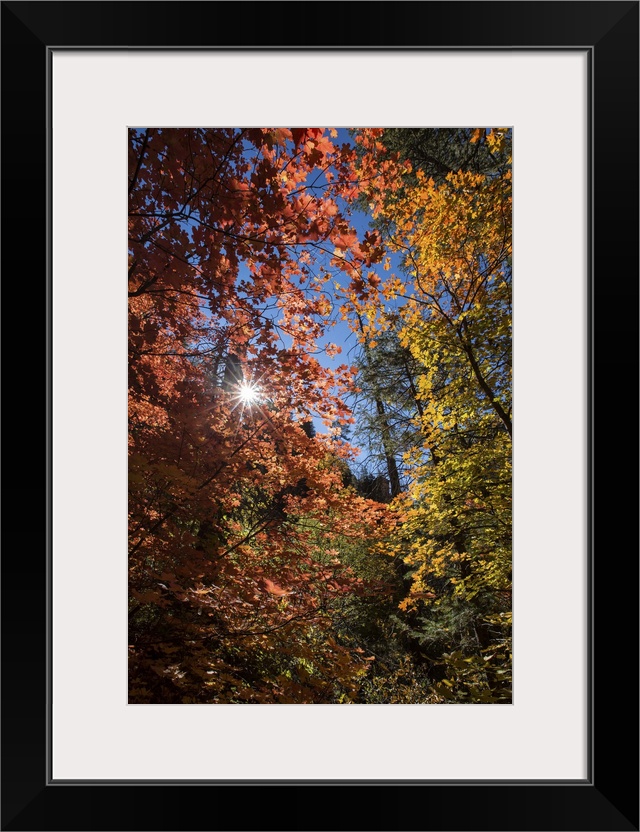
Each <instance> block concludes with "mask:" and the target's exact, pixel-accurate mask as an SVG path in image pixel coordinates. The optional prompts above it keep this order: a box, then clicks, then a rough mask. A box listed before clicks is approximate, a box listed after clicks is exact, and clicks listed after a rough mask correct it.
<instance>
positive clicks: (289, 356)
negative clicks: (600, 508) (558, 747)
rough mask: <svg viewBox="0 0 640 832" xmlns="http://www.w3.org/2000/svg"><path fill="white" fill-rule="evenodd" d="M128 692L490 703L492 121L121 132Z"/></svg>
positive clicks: (500, 372)
mask: <svg viewBox="0 0 640 832" xmlns="http://www.w3.org/2000/svg"><path fill="white" fill-rule="evenodd" d="M128 139H129V151H128V152H129V173H128V192H129V225H128V234H129V240H128V254H129V258H128V259H129V263H128V296H129V329H128V336H129V359H128V360H129V365H128V366H129V394H128V396H129V398H128V402H129V565H128V568H129V625H128V626H129V640H128V644H129V702H130V703H132V704H196V703H202V704H216V703H220V704H234V703H236V704H296V703H308V704H442V703H447V704H451V703H460V704H464V703H485V704H501V703H502V704H505V703H510V702H511V663H512V655H511V624H512V617H511V559H512V553H511V539H512V528H511V503H512V476H511V437H512V424H511V422H512V404H511V401H512V381H511V341H512V338H511V317H512V315H511V263H512V232H511V215H512V204H511V185H512V182H511V141H512V135H511V130H510V129H508V128H473V127H471V128H428V129H418V128H388V129H383V128H357V129H342V128H341V129H339V130H338V129H328V128H327V129H324V128H291V129H284V128H260V129H257V128H246V129H241V128H202V129H199V128H168V129H164V128H150V129H144V128H142V129H131V130H130V131H129V137H128Z"/></svg>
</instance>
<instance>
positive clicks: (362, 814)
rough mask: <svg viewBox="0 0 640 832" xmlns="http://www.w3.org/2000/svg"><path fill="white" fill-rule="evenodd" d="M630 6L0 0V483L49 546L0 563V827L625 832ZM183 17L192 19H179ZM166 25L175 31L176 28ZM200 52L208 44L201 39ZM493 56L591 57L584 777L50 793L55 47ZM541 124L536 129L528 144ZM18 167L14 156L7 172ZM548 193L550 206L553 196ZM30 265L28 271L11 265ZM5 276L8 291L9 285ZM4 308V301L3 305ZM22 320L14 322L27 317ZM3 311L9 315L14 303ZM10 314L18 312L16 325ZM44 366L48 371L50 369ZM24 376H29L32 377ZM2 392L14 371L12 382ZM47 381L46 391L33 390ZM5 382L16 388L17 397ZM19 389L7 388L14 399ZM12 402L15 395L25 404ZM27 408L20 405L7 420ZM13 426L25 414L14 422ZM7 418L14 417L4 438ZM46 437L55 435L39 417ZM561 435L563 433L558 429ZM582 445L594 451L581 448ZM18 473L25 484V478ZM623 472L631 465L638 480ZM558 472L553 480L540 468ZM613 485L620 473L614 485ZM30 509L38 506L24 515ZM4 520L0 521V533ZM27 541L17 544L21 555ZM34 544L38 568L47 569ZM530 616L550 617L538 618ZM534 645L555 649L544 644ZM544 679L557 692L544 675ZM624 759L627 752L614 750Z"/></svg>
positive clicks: (629, 643)
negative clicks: (0, 321)
mask: <svg viewBox="0 0 640 832" xmlns="http://www.w3.org/2000/svg"><path fill="white" fill-rule="evenodd" d="M638 10H639V4H638V2H582V0H576V2H480V1H479V2H394V3H388V2H372V3H367V4H364V3H357V2H341V3H337V2H325V3H317V2H316V3H302V4H293V3H284V2H282V3H280V2H262V3H260V2H258V3H253V2H243V3H238V2H189V0H186V1H185V2H177V3H176V2H163V3H160V2H158V3H156V2H84V0H83V1H81V2H3V3H2V68H3V73H2V100H3V115H4V119H3V126H4V129H3V142H2V172H3V183H4V192H5V193H4V196H5V200H4V201H3V216H2V219H3V225H4V232H5V234H4V239H5V245H4V246H3V251H2V261H3V266H4V269H3V274H4V282H3V283H4V287H6V286H7V284H9V287H10V289H11V288H14V289H15V290H16V291H17V295H16V298H17V299H16V301H15V303H16V306H15V309H22V310H23V314H28V316H29V318H30V319H31V320H33V318H34V312H35V310H38V312H39V313H40V317H39V319H38V324H39V326H38V328H40V329H41V330H42V332H43V340H44V343H43V342H42V341H39V340H38V338H37V336H36V335H35V334H34V333H32V332H29V334H28V336H27V337H25V338H22V339H21V340H22V341H23V342H26V343H25V344H24V346H25V347H26V350H24V351H23V349H22V344H21V346H20V349H19V353H20V355H19V356H14V353H13V350H11V351H10V355H9V357H10V359H11V362H10V363H11V364H12V365H14V366H15V367H16V369H17V370H18V372H19V373H21V374H22V373H24V371H25V365H24V362H25V361H26V360H27V359H26V356H28V355H29V353H31V363H30V367H31V369H30V371H29V372H30V375H29V382H28V385H29V387H30V388H31V392H30V393H29V402H30V407H29V408H27V410H28V413H27V414H26V416H25V418H26V419H27V421H28V415H29V413H31V415H35V419H36V425H37V426H36V428H35V429H34V431H33V432H32V433H31V435H32V437H34V438H32V440H30V441H29V443H28V444H29V447H30V448H31V449H32V452H35V459H34V461H35V462H36V464H38V463H41V461H42V460H43V459H46V460H47V474H46V477H42V476H40V477H38V476H37V475H36V474H34V471H35V470H37V469H36V468H35V466H33V465H31V466H28V465H24V466H19V468H20V470H18V471H14V470H13V468H14V466H13V465H12V466H11V467H12V470H11V481H12V482H11V491H12V492H13V493H18V494H21V495H22V498H23V499H24V497H25V496H26V495H29V500H28V504H29V506H30V510H31V511H38V513H44V512H42V511H41V510H40V509H41V507H43V506H44V505H45V501H44V499H43V500H41V502H39V503H38V502H37V500H34V499H33V497H34V495H35V492H36V490H38V489H39V491H38V493H40V494H42V496H43V498H44V492H45V491H46V505H47V514H48V520H47V526H46V529H45V534H44V535H43V536H42V537H40V538H38V539H37V542H36V539H34V536H33V532H32V530H31V522H30V521H28V522H27V523H26V524H21V526H20V530H19V531H18V537H17V538H16V539H20V540H21V541H22V542H21V543H20V544H19V545H15V543H12V545H11V546H6V547H5V550H4V555H3V558H2V576H3V581H2V595H3V611H4V612H3V615H4V621H3V623H4V627H3V633H2V666H3V671H4V672H3V678H4V690H3V698H2V729H3V730H2V755H3V758H2V761H3V767H2V772H3V773H2V777H3V789H2V829H6V830H58V829H59V830H80V829H84V830H165V829H166V830H169V829H173V830H178V829H184V830H187V829H189V830H195V829H198V830H200V829H202V830H204V829H242V830H254V829H255V830H258V829H261V830H267V829H283V830H289V829H298V830H299V829H305V830H307V829H308V830H316V829H336V830H359V829H363V830H366V829H398V830H423V829H424V830H454V829H455V830H478V832H480V830H637V829H638V731H637V727H638V722H637V719H638V701H637V679H638V666H637V657H638V640H637V633H638V626H637V624H638V621H637V609H638V607H637V601H638V598H637V587H638V580H637V579H638V558H637V554H638V546H637V534H636V531H635V530H636V529H637V524H636V522H635V520H636V517H637V499H636V497H637V495H636V491H635V489H633V488H630V486H629V485H628V482H627V481H626V480H625V478H624V477H623V473H624V472H625V470H626V468H628V467H631V466H630V465H629V459H631V458H636V459H637V456H635V455H634V451H636V450H637V448H636V444H635V438H636V437H637V428H636V425H637V419H632V418H630V417H631V416H636V415H637V412H636V410H635V406H634V404H632V403H634V402H635V401H636V397H635V396H630V395H629V391H630V386H631V384H633V381H631V380H635V381H637V378H638V373H637V369H638V367H637V352H638V351H637V334H638V333H637V320H638V318H637V310H638V246H637V239H638V238H637V232H638V66H639V64H638V51H639V50H638ZM190 20H191V21H197V25H189V24H188V21H190ZM176 21H183V22H184V25H183V26H182V28H180V27H178V26H177V25H176ZM203 38H206V40H203ZM276 46H277V47H285V48H300V49H305V50H309V49H321V48H327V47H332V48H344V49H347V48H349V49H365V48H367V49H388V48H403V49H410V48H420V49H426V48H428V49H438V48H441V49H442V48H455V49H469V48H496V49H515V50H524V49H547V50H554V49H566V48H577V49H584V50H587V51H588V53H589V56H590V83H591V104H592V111H591V118H590V120H591V135H590V137H589V144H590V146H589V154H590V160H591V182H590V183H589V184H590V188H589V193H590V199H591V200H592V201H591V204H590V206H589V209H590V216H591V229H592V239H591V258H590V263H589V272H590V288H589V294H590V339H589V340H590V356H589V359H588V361H589V379H590V380H589V386H590V407H591V413H590V423H589V433H590V441H591V449H592V450H591V455H590V459H589V461H588V468H589V479H590V482H589V491H590V501H591V506H590V518H589V524H590V533H589V558H590V563H589V575H590V586H589V592H590V595H591V600H590V604H591V609H590V622H591V625H590V633H589V634H588V641H589V651H590V678H591V681H592V686H591V691H590V705H589V707H590V714H591V730H590V735H589V737H588V745H589V774H588V778H587V779H586V780H585V781H584V782H577V781H576V782H564V781H535V782H523V781H514V782H511V781H460V782H456V781H447V782H442V781H436V782H429V783H423V782H418V781H397V782H396V781H394V782H382V781H369V782H367V781H361V782H360V781H339V782H334V781H323V782H306V783H305V782H297V781H295V782H294V781H286V782H280V783H275V782H264V783H255V782H244V783H242V782H237V783H233V784H228V783H225V784H212V783H206V782H197V783H181V782H180V783H171V782H164V781H152V782H138V781H135V782H133V781H129V782H110V783H96V782H77V783H75V782H74V783H69V782H65V783H60V782H58V783H57V782H55V781H51V780H49V779H48V777H49V775H48V771H49V765H48V762H49V755H50V738H49V736H48V733H47V731H48V709H49V707H50V695H49V693H50V687H49V680H50V642H49V638H50V626H49V615H50V608H49V603H48V594H47V592H48V590H47V587H48V583H47V578H48V570H49V568H50V560H49V558H50V549H49V547H50V506H51V502H50V501H51V493H50V485H51V457H50V446H49V444H48V442H47V443H46V446H45V442H44V441H42V442H39V440H40V439H41V438H42V437H43V430H42V418H41V417H42V414H43V413H44V409H43V407H42V399H41V400H40V402H38V405H36V404H34V399H35V397H34V395H33V393H34V392H35V390H36V389H38V387H39V385H38V383H37V382H39V381H40V375H39V374H40V373H41V374H42V376H43V377H46V385H45V384H43V385H42V387H41V389H42V391H43V393H44V390H45V387H46V412H47V414H48V415H49V417H50V405H51V397H50V386H51V363H50V362H51V350H50V344H51V342H50V337H51V333H50V331H48V329H47V331H46V335H44V333H45V329H46V328H45V321H46V322H47V326H48V324H49V322H50V307H49V304H48V303H47V302H46V298H47V296H50V291H51V285H50V276H49V277H45V276H46V275H50V273H49V272H48V266H49V260H50V256H49V255H50V249H49V239H50V233H49V232H50V228H49V226H48V225H47V223H48V221H49V220H50V217H48V199H49V190H50V189H49V185H50V181H49V177H50V171H49V166H48V159H47V148H48V142H47V136H48V133H49V130H50V124H49V115H50V105H51V102H50V89H49V86H48V84H49V73H48V67H49V61H50V56H51V51H52V49H53V48H80V47H84V48H87V49H111V48H136V47H138V48H143V47H169V48H176V47H181V48H186V49H191V48H200V47H210V48H225V47H226V48H251V49H260V48H273V47H276ZM544 129H545V126H544V125H541V140H544ZM20 160H23V162H22V164H21V163H20ZM556 187H557V191H556V193H555V194H554V197H553V198H558V196H561V192H562V183H557V185H556ZM27 252H28V261H29V265H28V274H29V276H26V275H25V256H26V253H27ZM14 275H16V276H18V278H16V279H14V277H13V276H14ZM10 294H11V293H10ZM25 306H26V307H27V312H24V308H25ZM13 308H14V307H13V305H12V306H11V307H10V311H11V310H12V309H13ZM12 316H13V312H12ZM45 356H46V360H45ZM34 369H36V373H35V376H36V378H37V382H36V379H35V378H34V373H33V370H34ZM9 377H10V378H11V374H10V373H9ZM44 380H45V379H44V378H43V381H44ZM18 385H20V386H19V387H18ZM24 388H25V381H24V376H22V377H21V376H18V375H17V376H16V386H15V387H14V386H13V385H12V390H21V391H24ZM22 395H23V392H22V393H21V394H20V395H19V396H17V397H16V398H15V399H14V397H13V395H12V396H11V400H12V401H15V402H16V403H18V402H19V400H20V398H22ZM21 409H22V408H20V407H18V410H19V411H20V410H21ZM20 420H22V416H21V417H20ZM17 421H18V420H14V419H13V418H11V419H10V426H9V430H8V431H7V433H8V434H10V435H11V436H12V439H11V442H12V443H13V441H14V438H15V436H16V434H15V433H14V431H15V425H16V423H17ZM47 423H48V426H47V437H48V436H49V432H50V430H51V423H50V418H48V420H47ZM558 429H559V430H567V429H570V426H566V425H563V424H562V416H561V414H559V415H558ZM596 438H597V439H598V442H597V443H596ZM23 467H24V470H22V469H23ZM633 470H635V466H634V467H633ZM555 475H561V472H555ZM627 480H628V478H627ZM36 505H37V506H38V507H39V508H38V509H35V506H36ZM11 523H12V520H10V521H8V522H7V523H6V525H5V529H7V526H8V525H9V524H11ZM25 538H26V542H25ZM45 550H46V551H47V553H48V554H47V558H45V557H44V553H45ZM541 608H542V610H543V614H553V611H549V610H545V609H544V602H543V599H541ZM542 649H543V650H556V649H559V650H561V649H562V643H561V632H560V631H559V633H558V643H557V644H551V645H550V644H545V645H544V646H543V648H542ZM549 683H550V684H555V683H558V682H557V680H549ZM622 751H624V753H622Z"/></svg>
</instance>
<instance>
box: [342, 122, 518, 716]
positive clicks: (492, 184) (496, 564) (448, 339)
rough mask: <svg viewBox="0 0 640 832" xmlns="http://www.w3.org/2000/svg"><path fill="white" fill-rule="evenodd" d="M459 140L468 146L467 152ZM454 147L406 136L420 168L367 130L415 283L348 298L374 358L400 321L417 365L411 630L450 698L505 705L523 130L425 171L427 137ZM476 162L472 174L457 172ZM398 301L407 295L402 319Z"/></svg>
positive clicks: (370, 162) (382, 211)
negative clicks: (514, 186) (517, 182)
mask: <svg viewBox="0 0 640 832" xmlns="http://www.w3.org/2000/svg"><path fill="white" fill-rule="evenodd" d="M456 136H457V137H458V138H456ZM460 137H461V138H462V142H463V145H464V146H462V147H458V148H456V149H455V151H454V145H455V142H456V141H457V140H459V139H460ZM441 138H442V137H441V136H440V135H439V134H434V136H432V137H429V136H425V135H422V134H420V135H417V136H416V134H414V133H412V132H410V133H409V134H408V135H407V134H404V133H402V132H400V133H398V132H396V133H394V134H393V136H392V139H393V142H392V143H393V144H394V146H395V147H399V148H401V149H403V150H404V151H405V152H406V151H407V150H409V149H411V148H413V150H412V151H411V155H412V158H413V162H412V161H411V160H409V159H408V158H406V157H403V155H402V154H401V153H395V154H393V153H390V152H389V148H388V147H386V146H385V144H384V138H383V131H381V130H365V131H361V132H360V133H359V134H358V136H357V140H358V141H359V143H360V147H361V151H360V153H359V157H358V163H357V164H358V175H359V177H360V178H361V179H362V181H363V182H364V183H365V184H364V185H363V194H364V196H363V199H366V201H367V202H368V204H369V205H370V207H371V208H372V210H373V212H374V216H376V217H377V218H378V219H379V220H380V222H379V227H380V228H381V229H382V230H383V231H384V234H385V240H384V241H385V243H386V245H387V247H388V248H389V250H391V251H395V252H397V253H398V254H400V255H401V257H402V264H403V269H404V273H405V279H404V280H401V279H400V278H398V277H397V276H396V275H393V274H391V275H390V276H389V278H387V279H386V280H385V281H384V283H383V284H382V285H381V287H380V291H379V293H378V294H377V296H376V297H375V298H372V297H371V296H370V297H369V298H367V299H366V300H361V299H360V298H358V297H357V296H356V295H354V294H353V293H352V294H351V295H350V296H349V297H348V299H347V300H348V303H350V306H351V310H352V316H353V319H354V329H357V328H359V329H360V330H361V331H362V342H363V351H364V354H365V356H367V357H366V359H365V360H366V361H367V362H370V360H371V359H370V357H369V356H370V353H369V352H368V351H371V350H373V349H374V348H376V349H377V348H378V346H377V344H378V341H379V340H380V338H381V335H380V333H381V332H382V333H385V332H388V331H389V330H390V329H391V328H394V329H395V330H396V331H397V334H398V338H399V342H400V345H401V347H402V348H404V349H405V350H407V351H409V352H410V354H411V357H412V360H413V361H414V362H415V364H416V365H417V372H416V374H415V382H414V388H415V390H416V394H417V395H416V397H415V402H416V409H417V415H416V416H415V418H414V421H413V424H414V426H415V428H416V431H417V437H416V439H417V441H416V442H415V445H414V447H413V448H411V449H410V450H409V451H408V452H407V454H406V455H405V464H406V465H407V466H408V467H410V469H411V471H412V481H411V483H410V486H409V489H408V491H407V493H406V494H403V495H401V496H400V497H398V498H397V500H396V501H395V504H396V507H397V508H398V510H399V511H401V512H402V513H403V517H404V520H403V523H402V525H401V526H400V527H399V530H398V536H397V540H396V543H395V545H394V546H392V547H389V546H388V544H387V545H386V549H387V551H389V552H390V553H391V554H393V555H394V556H395V557H396V558H397V557H401V558H402V559H403V560H404V563H405V564H406V566H407V567H408V568H409V575H410V580H411V586H410V590H409V592H408V594H407V596H406V597H405V598H404V600H403V601H402V602H401V604H400V609H401V611H403V612H404V614H405V618H404V626H405V628H406V631H407V632H409V633H410V634H411V637H412V638H413V639H414V640H415V641H416V642H417V643H418V644H419V645H420V646H421V647H422V648H424V649H426V651H427V658H428V660H429V661H430V662H431V663H432V664H433V665H434V667H433V672H434V673H435V674H438V673H439V675H440V677H441V682H440V684H439V685H438V687H437V690H438V692H439V693H440V694H441V695H442V696H443V697H444V698H446V699H450V698H453V699H460V700H462V701H487V702H489V701H505V700H507V699H509V697H510V690H509V680H510V624H511V610H510V597H511V595H510V587H511V584H510V580H511V433H512V426H511V169H510V132H509V131H508V130H506V129H495V130H491V131H484V130H472V131H449V133H448V134H447V135H446V145H445V147H446V150H447V154H448V155H447V156H446V157H445V156H443V155H442V154H440V156H439V159H440V160H443V159H445V158H446V160H448V161H447V165H446V166H447V167H449V166H450V165H453V164H454V161H455V160H458V161H457V162H456V167H451V168H450V169H449V170H446V171H445V170H444V167H442V166H441V167H442V169H441V170H440V169H438V175H437V178H436V177H434V176H433V175H429V174H430V173H431V172H433V168H434V165H435V162H434V158H435V157H433V155H432V154H431V153H430V154H428V158H427V159H426V164H427V171H426V172H425V170H424V169H423V167H421V166H417V165H416V161H417V160H418V161H419V160H420V158H421V157H420V156H419V154H418V153H417V151H415V147H416V144H415V140H416V139H417V140H420V144H421V147H423V148H424V147H432V146H436V145H438V143H439V142H440V140H441ZM465 143H466V144H465ZM476 146H479V148H480V149H478V147H476ZM483 159H484V160H485V161H484V162H482V164H481V163H480V160H483ZM461 160H466V162H465V165H464V166H462V167H460V168H457V164H459V163H460V162H461ZM474 160H475V162H474ZM472 162H473V164H472ZM436 167H437V165H436ZM409 185H411V187H409ZM398 299H400V301H401V302H400V303H397V301H398ZM389 301H394V302H396V303H395V306H394V308H393V310H391V311H390V309H389V308H387V307H385V302H389ZM365 318H366V319H367V320H368V324H367V325H366V326H362V323H361V322H362V320H363V319H365ZM367 345H368V346H367ZM412 375H413V374H412ZM369 395H370V397H371V398H372V399H376V398H377V397H378V396H379V387H375V388H372V387H371V386H370V392H369ZM436 664H439V666H440V672H438V670H437V668H436V667H435V665H436Z"/></svg>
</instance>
